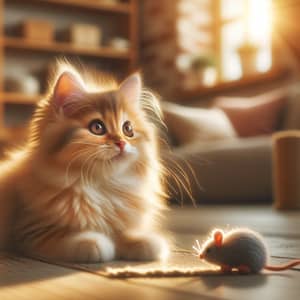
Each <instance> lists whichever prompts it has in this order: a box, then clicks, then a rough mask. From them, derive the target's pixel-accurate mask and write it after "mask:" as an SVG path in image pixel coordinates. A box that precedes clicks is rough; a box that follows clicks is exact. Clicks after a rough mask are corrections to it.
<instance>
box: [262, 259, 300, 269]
mask: <svg viewBox="0 0 300 300" xmlns="http://www.w3.org/2000/svg"><path fill="white" fill-rule="evenodd" d="M298 265H300V259H298V260H292V261H290V262H288V263H287V264H284V265H279V266H268V265H266V266H265V267H264V269H265V270H268V271H284V270H289V269H291V268H292V267H295V266H298Z"/></svg>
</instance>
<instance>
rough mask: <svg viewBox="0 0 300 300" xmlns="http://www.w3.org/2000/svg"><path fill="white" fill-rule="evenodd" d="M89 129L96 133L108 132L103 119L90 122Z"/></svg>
mask: <svg viewBox="0 0 300 300" xmlns="http://www.w3.org/2000/svg"><path fill="white" fill-rule="evenodd" d="M89 130H90V132H91V133H93V134H96V135H104V134H105V133H106V131H107V130H106V127H105V125H104V123H103V122H102V121H101V120H98V119H97V120H93V121H91V122H90V124H89Z"/></svg>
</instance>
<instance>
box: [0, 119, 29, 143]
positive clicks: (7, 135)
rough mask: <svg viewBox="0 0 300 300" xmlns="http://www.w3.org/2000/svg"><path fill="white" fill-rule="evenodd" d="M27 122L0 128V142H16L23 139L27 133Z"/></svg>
mask: <svg viewBox="0 0 300 300" xmlns="http://www.w3.org/2000/svg"><path fill="white" fill-rule="evenodd" d="M27 126H28V125H27V124H26V125H24V127H5V128H0V143H4V144H6V143H10V142H13V143H17V141H20V140H23V139H24V138H25V137H26V134H27Z"/></svg>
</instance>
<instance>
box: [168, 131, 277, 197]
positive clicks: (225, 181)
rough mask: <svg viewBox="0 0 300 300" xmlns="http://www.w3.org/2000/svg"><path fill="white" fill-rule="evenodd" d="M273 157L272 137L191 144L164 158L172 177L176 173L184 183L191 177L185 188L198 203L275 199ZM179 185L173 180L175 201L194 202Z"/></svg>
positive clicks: (171, 179) (171, 182)
mask: <svg viewBox="0 0 300 300" xmlns="http://www.w3.org/2000/svg"><path fill="white" fill-rule="evenodd" d="M271 154H272V140H271V136H259V137H250V138H236V139H231V140H226V141H215V142H209V143H204V144H201V145H199V144H193V145H192V144H190V145H186V146H183V147H178V148H175V149H174V151H173V153H167V155H164V156H167V158H166V159H165V163H166V164H167V168H168V170H169V173H170V174H172V173H175V174H176V175H177V177H180V179H182V182H183V183H186V180H185V179H184V177H185V176H187V177H188V178H189V183H188V184H186V185H187V186H191V189H192V193H193V195H194V198H195V199H196V200H197V202H200V203H201V202H208V203H217V202H218V203H245V202H246V203H250V202H259V203H261V202H264V201H271V199H272V159H271V157H272V155H271ZM175 162H176V163H175ZM178 166H179V167H180V168H179V167H178ZM179 169H180V173H179V171H178V170H179ZM182 172H184V173H185V175H181V174H182ZM177 182H178V179H177V178H175V179H174V180H173V178H172V177H171V178H170V186H171V187H172V189H171V190H172V191H176V193H175V192H173V193H171V194H172V196H173V198H174V199H176V200H178V201H181V200H184V201H185V202H186V203H191V198H190V197H189V195H188V194H187V193H185V191H184V189H183V188H180V186H179V187H178V183H177ZM182 191H183V193H182Z"/></svg>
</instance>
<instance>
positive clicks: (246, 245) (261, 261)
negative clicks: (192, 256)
mask: <svg viewBox="0 0 300 300" xmlns="http://www.w3.org/2000/svg"><path fill="white" fill-rule="evenodd" d="M193 248H194V249H195V250H196V251H197V255H198V256H199V258H200V259H203V260H205V261H207V262H209V263H212V264H215V265H218V266H220V267H221V270H222V271H223V272H231V271H232V270H233V269H237V270H238V271H239V272H240V273H258V272H260V271H261V270H263V269H265V270H270V271H283V270H288V269H290V268H292V267H294V266H296V265H299V264H300V260H293V261H291V262H289V263H287V264H285V265H280V266H270V265H267V260H268V251H267V247H266V245H265V243H264V241H263V238H262V237H261V236H260V235H259V234H258V233H256V232H254V231H252V230H250V229H245V228H239V229H232V230H230V231H228V232H226V233H224V232H223V231H222V230H219V229H216V230H214V231H213V232H212V235H211V236H210V237H209V238H208V240H207V241H206V242H205V243H204V244H203V245H202V246H200V244H199V242H198V241H197V246H194V247H193Z"/></svg>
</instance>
